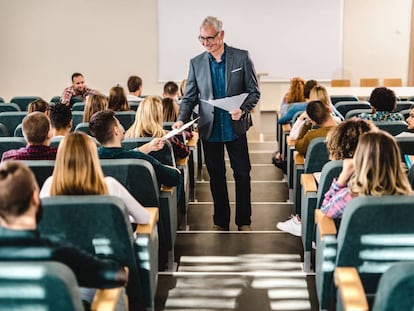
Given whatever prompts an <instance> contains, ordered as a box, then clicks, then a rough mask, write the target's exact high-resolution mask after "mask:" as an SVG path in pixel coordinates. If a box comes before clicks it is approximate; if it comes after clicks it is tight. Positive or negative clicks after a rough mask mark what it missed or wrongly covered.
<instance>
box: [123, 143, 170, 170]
mask: <svg viewBox="0 0 414 311" xmlns="http://www.w3.org/2000/svg"><path fill="white" fill-rule="evenodd" d="M151 140H153V137H137V138H125V139H124V140H123V141H122V147H123V148H125V149H128V150H131V149H135V148H137V147H140V146H142V145H144V144H146V143H148V142H150V141H151ZM149 154H150V155H151V156H153V157H154V158H156V159H157V160H158V161H160V162H161V163H163V164H166V165H170V166H174V167H175V166H176V165H175V158H174V151H173V147H172V145H171V143H170V142H169V141H168V140H167V141H166V142H165V145H164V148H162V149H161V150H158V151H152V152H150V153H149Z"/></svg>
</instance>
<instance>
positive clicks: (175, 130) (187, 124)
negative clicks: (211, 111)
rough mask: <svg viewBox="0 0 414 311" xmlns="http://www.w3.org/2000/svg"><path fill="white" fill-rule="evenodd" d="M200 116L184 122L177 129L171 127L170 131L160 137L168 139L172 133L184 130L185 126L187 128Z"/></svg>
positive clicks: (175, 133)
mask: <svg viewBox="0 0 414 311" xmlns="http://www.w3.org/2000/svg"><path fill="white" fill-rule="evenodd" d="M199 118H200V117H198V118H196V119H194V120H192V121H190V122H187V123H186V124H184V125H183V126H182V127H180V128H179V129H172V130H171V131H169V132H168V133H167V134H165V135H164V136H163V137H162V138H164V139H169V138H171V137H173V136H174V135H177V134H180V133H181V132H182V131H184V130H185V129H186V128H189V127H190V126H191V125H193V124H194V123H195V122H196V121H197V120H198V119H199Z"/></svg>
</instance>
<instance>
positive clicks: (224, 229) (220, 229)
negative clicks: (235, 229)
mask: <svg viewBox="0 0 414 311" xmlns="http://www.w3.org/2000/svg"><path fill="white" fill-rule="evenodd" d="M212 230H213V231H229V228H225V227H221V226H218V225H213V228H212Z"/></svg>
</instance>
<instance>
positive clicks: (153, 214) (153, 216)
mask: <svg viewBox="0 0 414 311" xmlns="http://www.w3.org/2000/svg"><path fill="white" fill-rule="evenodd" d="M145 209H146V210H147V211H148V212H149V213H150V220H149V223H147V224H145V225H138V226H137V229H136V230H135V232H136V233H137V234H149V235H151V233H152V232H153V231H154V227H155V226H156V224H157V223H158V217H159V210H158V207H146V208H145Z"/></svg>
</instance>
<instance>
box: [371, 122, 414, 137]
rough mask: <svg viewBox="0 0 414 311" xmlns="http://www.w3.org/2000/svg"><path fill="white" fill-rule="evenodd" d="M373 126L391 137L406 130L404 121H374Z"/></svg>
mask: <svg viewBox="0 0 414 311" xmlns="http://www.w3.org/2000/svg"><path fill="white" fill-rule="evenodd" d="M374 124H375V125H376V126H377V127H378V128H379V129H381V130H383V131H386V132H388V133H390V134H391V135H392V136H396V135H398V134H400V133H402V132H404V131H406V130H407V123H406V122H405V121H375V122H374Z"/></svg>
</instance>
